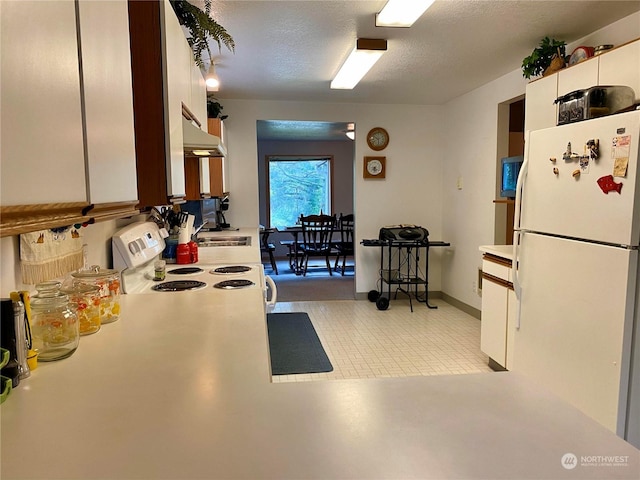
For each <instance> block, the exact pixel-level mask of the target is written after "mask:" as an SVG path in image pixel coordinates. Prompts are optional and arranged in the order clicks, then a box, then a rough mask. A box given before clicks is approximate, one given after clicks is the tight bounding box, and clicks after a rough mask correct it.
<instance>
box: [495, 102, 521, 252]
mask: <svg viewBox="0 0 640 480" xmlns="http://www.w3.org/2000/svg"><path fill="white" fill-rule="evenodd" d="M524 113H525V99H524V96H520V97H517V98H514V99H511V100H509V101H507V102H504V103H501V104H499V105H498V148H497V153H498V155H497V158H496V192H495V200H494V204H495V225H494V244H495V245H512V244H513V217H514V213H515V201H514V200H513V199H512V198H502V197H501V196H500V189H501V183H502V165H501V160H502V159H503V158H504V157H515V156H519V155H524Z"/></svg>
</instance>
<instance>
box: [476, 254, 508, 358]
mask: <svg viewBox="0 0 640 480" xmlns="http://www.w3.org/2000/svg"><path fill="white" fill-rule="evenodd" d="M507 263H508V260H504V259H496V258H494V257H492V256H490V255H485V256H484V259H483V262H482V316H481V321H482V324H481V327H480V350H482V351H483V352H484V353H485V354H487V355H488V356H489V358H490V362H489V366H491V367H492V368H494V369H496V370H502V369H508V368H509V366H510V365H511V363H512V359H513V338H514V334H515V320H516V313H517V300H516V296H515V293H514V291H513V284H512V283H511V281H510V278H511V267H510V266H509V265H507Z"/></svg>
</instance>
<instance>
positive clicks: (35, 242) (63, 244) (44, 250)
mask: <svg viewBox="0 0 640 480" xmlns="http://www.w3.org/2000/svg"><path fill="white" fill-rule="evenodd" d="M83 264H84V261H83V254H82V236H81V235H80V231H79V230H77V229H75V228H73V227H69V228H66V229H55V230H41V231H39V232H31V233H23V234H22V235H20V269H21V271H22V282H23V283H26V284H29V285H33V284H36V283H40V282H45V281H47V280H52V279H54V278H58V277H62V276H64V275H66V274H67V273H69V272H73V271H74V270H78V269H80V268H82V266H83Z"/></svg>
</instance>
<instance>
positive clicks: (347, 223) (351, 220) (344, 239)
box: [333, 213, 355, 276]
mask: <svg viewBox="0 0 640 480" xmlns="http://www.w3.org/2000/svg"><path fill="white" fill-rule="evenodd" d="M354 225H355V217H354V215H353V214H352V213H350V214H348V215H342V214H340V217H338V230H339V231H340V240H339V241H337V242H335V243H334V245H333V246H334V247H335V249H336V250H337V251H338V256H337V257H336V264H335V266H334V270H335V271H336V272H337V271H338V262H339V261H340V257H342V266H341V271H342V275H343V276H344V270H345V268H346V266H347V265H346V264H347V257H349V256H353V254H354V243H353V230H354Z"/></svg>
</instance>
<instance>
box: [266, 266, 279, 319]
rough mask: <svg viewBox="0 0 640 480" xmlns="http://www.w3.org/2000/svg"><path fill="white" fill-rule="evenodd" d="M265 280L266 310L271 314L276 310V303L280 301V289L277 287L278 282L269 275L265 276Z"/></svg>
mask: <svg viewBox="0 0 640 480" xmlns="http://www.w3.org/2000/svg"><path fill="white" fill-rule="evenodd" d="M264 280H265V282H266V285H265V289H264V301H265V308H266V311H267V313H270V312H272V311H273V309H274V308H276V302H277V301H278V287H277V286H276V282H274V281H273V278H271V277H270V276H269V275H265V276H264ZM267 286H268V287H269V288H268V289H269V290H271V300H267V290H268V289H267Z"/></svg>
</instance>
